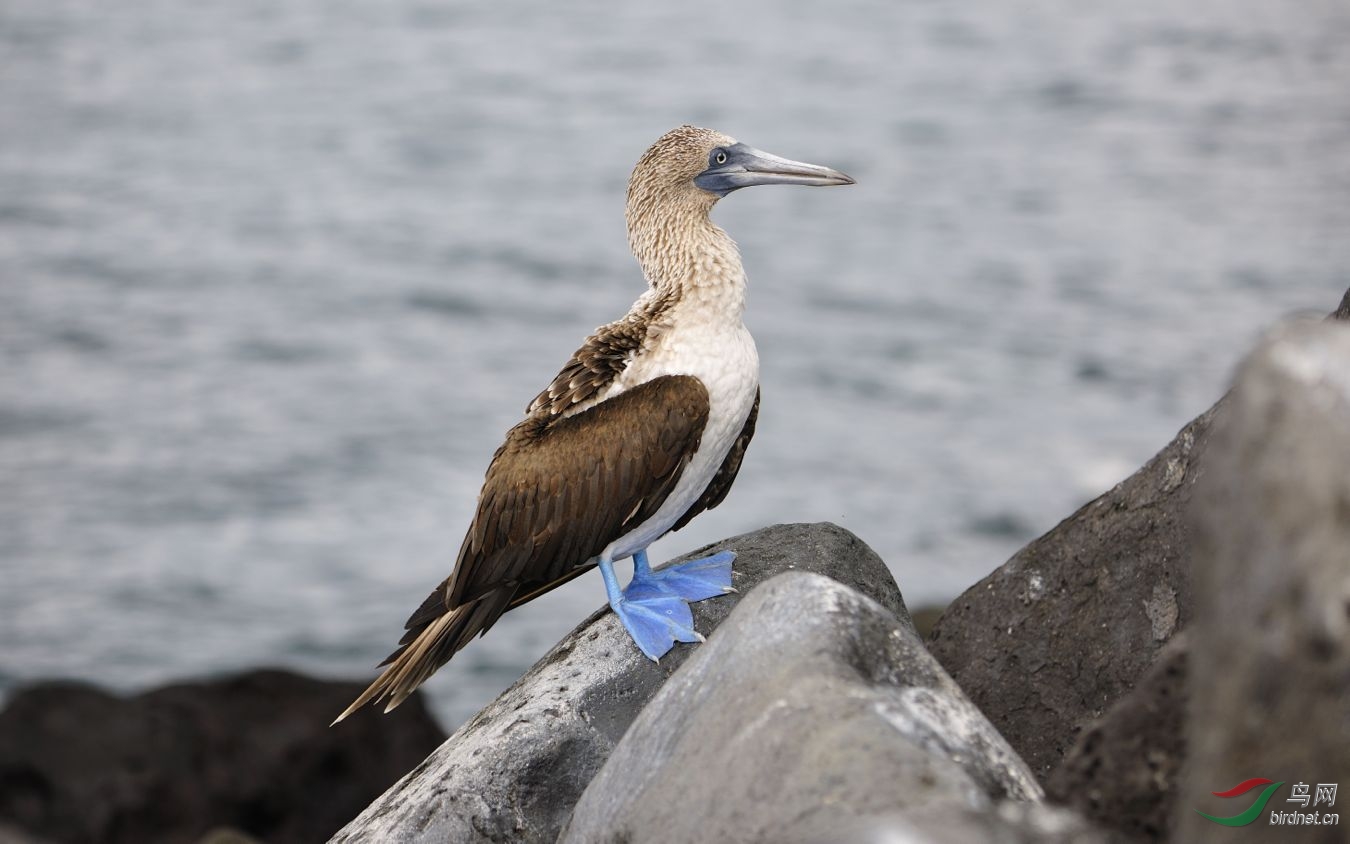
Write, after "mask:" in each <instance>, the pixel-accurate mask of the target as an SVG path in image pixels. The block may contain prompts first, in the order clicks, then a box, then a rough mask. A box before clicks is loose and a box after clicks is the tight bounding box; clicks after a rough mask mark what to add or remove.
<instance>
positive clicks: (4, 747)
mask: <svg viewBox="0 0 1350 844" xmlns="http://www.w3.org/2000/svg"><path fill="white" fill-rule="evenodd" d="M361 688H362V686H361V684H358V683H343V682H327V681H321V680H313V679H309V678H305V677H300V676H297V675H294V674H289V673H286V672H281V671H255V672H251V673H248V674H243V675H239V676H235V677H229V678H224V679H220V680H213V681H209V682H202V683H181V684H176V685H172V686H166V687H164V688H161V689H156V690H154V691H150V692H146V693H145V694H141V695H138V696H136V697H131V698H122V697H115V696H113V695H110V694H108V693H106V692H103V691H100V690H98V689H96V688H93V687H91V686H88V685H84V684H76V683H45V684H42V685H39V686H34V687H31V688H29V689H27V690H24V691H20V692H19V693H18V694H17V695H15V697H14V698H13V699H12V700H11V701H10V703H9V705H8V706H7V707H6V708H5V710H4V711H3V712H0V827H3V826H4V824H5V823H8V824H11V825H13V826H14V827H17V828H20V829H23V830H25V831H27V832H30V833H32V834H33V835H34V837H36V838H44V839H51V840H54V841H61V842H94V841H97V842H112V843H113V844H116V843H117V842H128V844H131V842H135V844H147V842H159V841H174V842H178V841H192V840H195V839H197V838H199V837H200V836H202V835H203V834H205V833H206V832H207V831H208V830H210V829H211V828H212V827H217V826H221V825H229V826H232V827H235V828H237V829H240V830H244V831H246V832H248V833H249V834H251V835H255V836H257V837H259V838H261V839H265V840H266V841H268V842H269V844H284V842H291V841H293V842H310V841H319V840H322V839H323V838H324V837H325V836H328V835H331V834H332V833H333V831H334V830H336V829H337V828H338V827H339V826H341V825H342V824H343V823H345V822H346V821H348V820H350V819H351V818H352V817H353V816H355V815H356V813H357V812H359V811H361V809H362V807H364V806H365V805H366V804H367V803H369V802H370V800H371V799H373V798H374V797H375V796H376V795H378V794H379V793H380V792H381V791H382V790H383V789H385V788H387V787H388V786H389V784H390V783H392V782H393V781H394V780H395V779H396V778H397V777H399V776H400V775H402V774H403V773H404V772H406V771H407V770H408V768H409V767H411V766H413V765H415V764H417V763H418V762H419V761H420V760H421V759H423V758H424V757H425V756H426V754H427V753H429V752H431V750H432V749H433V748H435V747H436V745H437V744H438V743H439V742H440V741H441V740H442V738H443V737H444V733H442V732H441V730H440V728H439V727H437V726H436V723H435V722H434V721H433V720H432V719H431V716H430V715H429V714H428V713H427V711H426V709H425V708H424V706H423V705H422V701H421V699H420V698H419V699H417V700H416V701H410V703H411V704H412V705H411V706H407V707H404V708H406V709H407V712H406V713H405V712H404V711H403V708H401V709H399V711H398V712H397V713H396V714H395V716H394V717H390V718H385V719H382V718H379V717H377V716H376V715H375V714H374V713H371V714H370V715H364V714H363V716H362V717H361V718H359V719H357V720H355V721H354V722H353V723H352V725H351V727H350V728H347V725H346V724H345V723H344V725H343V727H344V729H341V730H330V729H328V722H329V721H331V720H332V718H333V713H334V712H340V711H342V707H344V706H346V705H347V703H348V702H349V701H350V700H351V698H352V697H353V696H354V695H356V694H357V693H359V692H360V691H361Z"/></svg>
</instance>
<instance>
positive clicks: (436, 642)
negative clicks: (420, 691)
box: [329, 589, 514, 726]
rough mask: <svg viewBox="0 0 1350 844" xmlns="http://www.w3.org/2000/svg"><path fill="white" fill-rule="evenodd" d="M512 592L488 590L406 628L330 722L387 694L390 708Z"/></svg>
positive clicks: (491, 617) (488, 622) (481, 627)
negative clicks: (396, 645)
mask: <svg viewBox="0 0 1350 844" xmlns="http://www.w3.org/2000/svg"><path fill="white" fill-rule="evenodd" d="M513 594H514V590H511V589H503V590H499V591H497V592H490V593H488V594H487V595H484V596H483V597H481V598H478V599H477V600H474V601H470V602H469V603H467V604H462V605H460V606H458V607H456V608H455V609H453V610H449V611H446V612H444V613H442V614H441V615H438V616H436V617H435V618H432V619H429V620H427V621H426V622H425V623H423V624H422V625H420V626H421V629H420V630H416V629H414V630H410V631H409V635H407V636H405V637H404V644H402V645H401V646H400V647H399V649H398V650H396V651H394V652H393V653H392V654H390V656H389V658H388V659H386V660H385V661H384V663H383V664H384V665H385V666H386V667H385V669H384V671H383V672H381V673H380V676H379V677H377V678H375V682H373V683H371V684H370V686H369V687H368V688H367V689H366V690H365V691H364V692H362V693H361V694H360V695H359V696H357V698H356V700H354V701H352V705H351V706H349V707H347V708H346V709H345V710H343V712H342V714H341V715H339V716H338V717H337V718H336V719H335V720H334V721H333V724H337V723H338V722H339V721H341V720H342V719H344V718H346V717H347V716H349V715H351V714H352V713H353V712H355V711H356V710H358V709H360V708H361V707H363V706H365V705H366V704H367V703H370V702H372V701H381V700H385V699H386V698H387V699H388V700H389V702H388V704H386V705H385V707H384V711H385V712H390V711H392V710H393V709H394V708H395V707H397V706H398V705H399V704H400V703H402V702H403V701H405V700H407V699H408V696H409V695H411V694H412V693H413V692H414V691H416V690H417V687H418V686H420V685H422V683H424V682H425V681H426V679H427V678H428V677H430V676H431V675H432V674H434V673H436V670H437V669H438V668H440V667H441V666H442V665H445V664H446V663H447V662H449V661H450V657H452V656H454V655H455V652H456V651H458V650H459V649H460V648H462V647H464V646H465V645H467V644H468V643H469V641H470V640H471V639H473V637H474V636H476V635H478V634H479V633H481V632H483V631H485V630H487V629H488V628H489V627H491V626H492V625H493V623H494V622H496V621H497V619H498V618H499V617H500V616H501V614H502V613H503V612H505V611H506V607H507V604H509V603H510V601H511V596H512V595H513ZM333 724H330V725H329V726H332V725H333Z"/></svg>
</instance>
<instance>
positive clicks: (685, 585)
mask: <svg viewBox="0 0 1350 844" xmlns="http://www.w3.org/2000/svg"><path fill="white" fill-rule="evenodd" d="M735 559H736V553H735V552H734V551H719V552H718V553H716V554H713V555H711V556H708V557H704V558H702V559H699V560H689V561H688V562H684V563H676V564H675V565H673V566H666V567H665V568H663V569H660V570H659V571H652V567H651V563H649V562H648V561H647V552H646V551H645V550H642V551H639V552H637V553H636V554H634V555H633V582H632V583H630V584H628V588H629V589H630V590H631V589H632V588H633V587H634V586H637V585H639V584H644V585H648V586H650V588H652V589H656V590H659V591H661V592H665V593H667V594H670V595H676V596H678V597H680V598H683V599H684V600H686V601H690V602H693V601H702V600H704V599H705V598H715V597H717V596H718V595H725V594H726V593H728V592H734V591H736V590H735V589H733V588H732V587H731V563H732V561H733V560H735Z"/></svg>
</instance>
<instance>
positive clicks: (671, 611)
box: [334, 126, 853, 723]
mask: <svg viewBox="0 0 1350 844" xmlns="http://www.w3.org/2000/svg"><path fill="white" fill-rule="evenodd" d="M848 184H853V180H852V179H850V178H849V177H848V176H845V175H844V174H843V173H840V172H839V171H837V170H832V169H830V168H828V167H820V166H817V165H814V164H804V163H802V162H799V161H790V160H788V159H786V158H779V157H778V156H776V155H770V154H769V153H766V152H761V151H760V150H757V149H755V148H753V147H750V146H747V145H745V144H743V143H738V142H737V141H736V140H735V139H733V138H729V137H727V136H726V135H723V134H721V133H720V132H715V131H712V130H710V129H700V128H697V127H694V126H681V127H679V128H678V129H674V130H672V131H670V132H668V133H666V134H665V135H663V136H662V137H661V138H660V139H659V140H657V142H656V143H655V144H653V145H652V146H651V148H650V149H648V150H647V152H646V153H645V154H643V156H642V158H641V159H639V160H638V163H637V167H635V168H634V170H633V175H632V177H631V178H630V179H629V182H628V202H627V207H626V213H625V217H626V220H627V223H628V243H629V246H630V247H631V248H632V251H633V254H634V256H636V258H637V260H638V263H639V264H640V265H641V266H642V271H643V274H644V275H645V276H646V279H647V282H648V289H647V291H646V292H645V293H643V294H642V295H641V296H640V297H639V298H638V300H637V302H635V303H634V304H633V307H632V308H631V309H630V310H629V312H628V313H627V314H626V315H625V316H624V317H623V318H622V319H619V320H618V321H616V322H611V323H609V324H608V325H604V326H601V327H600V328H598V329H596V331H595V333H594V334H592V335H591V336H590V337H589V338H587V339H586V341H585V342H584V343H583V344H582V346H581V348H580V349H577V351H576V353H575V354H574V355H573V356H572V359H571V360H569V361H568V362H567V363H566V364H565V365H564V366H563V368H562V371H561V372H559V373H558V376H557V377H556V378H554V379H553V381H552V383H550V384H549V385H548V387H547V388H545V389H544V391H543V392H541V393H540V394H539V395H538V396H536V397H535V399H534V401H532V402H531V403H530V405H529V407H528V408H527V409H526V412H525V418H524V419H523V420H522V421H521V422H520V423H519V424H517V425H516V426H515V427H514V428H512V429H511V430H510V431H508V432H507V434H506V442H505V443H503V444H502V446H501V447H500V448H498V449H497V453H496V454H495V455H494V456H493V458H492V463H491V465H489V466H488V470H487V477H486V479H485V480H484V482H483V490H482V492H481V493H480V494H479V497H478V507H477V512H476V513H475V515H474V518H473V523H472V524H471V525H470V526H469V531H468V535H467V536H466V537H465V538H464V543H463V544H462V545H461V546H460V549H459V557H458V559H456V561H455V567H454V569H453V571H452V572H451V573H450V576H449V577H447V578H446V579H445V581H444V582H443V583H441V585H440V586H438V587H436V591H434V592H432V593H431V595H430V596H429V597H428V598H427V599H426V600H425V601H424V602H423V603H422V606H421V607H419V608H418V609H417V611H416V612H414V613H413V614H412V617H410V618H409V619H408V622H407V626H406V631H407V632H406V633H405V635H404V636H403V639H402V640H401V641H400V643H399V647H398V649H397V650H395V651H394V652H393V653H392V654H390V656H389V657H388V659H386V660H385V661H384V662H383V663H381V665H383V666H386V667H385V669H384V672H383V673H382V674H380V676H379V677H378V678H377V679H376V680H375V682H374V683H372V684H371V685H370V688H368V689H366V690H365V691H364V692H363V693H362V694H361V695H360V697H358V698H357V699H356V701H355V702H354V703H352V705H351V706H349V707H348V708H347V710H346V711H345V712H343V713H342V714H341V715H340V716H338V719H337V720H338V721H341V720H342V719H343V718H346V717H347V716H348V715H350V714H351V713H352V712H354V711H355V710H356V709H358V708H360V707H361V706H363V705H365V704H366V703H368V702H370V701H380V700H386V699H387V700H388V704H387V705H386V707H385V711H386V712H388V711H389V710H391V709H393V708H394V707H396V706H398V705H399V704H400V703H401V702H403V700H404V699H406V698H407V697H408V695H410V694H412V692H413V690H414V689H416V688H417V687H418V686H419V685H421V684H422V682H423V681H424V680H426V679H427V678H428V677H430V676H431V674H432V673H433V672H434V671H436V669H438V668H440V667H441V666H442V665H444V664H445V663H446V662H447V661H448V660H449V659H450V657H451V656H453V655H454V654H455V652H456V651H458V650H459V649H460V648H462V647H464V646H465V645H466V644H468V642H469V640H470V639H472V638H473V637H474V636H477V635H480V634H482V633H485V632H486V631H487V630H488V628H490V627H491V626H492V625H493V624H494V623H495V622H496V621H497V619H498V618H500V617H501V615H502V613H504V612H506V611H507V610H511V609H514V608H516V607H518V606H520V605H521V604H524V603H526V602H528V601H530V600H533V599H534V598H537V597H538V596H540V595H542V594H544V593H545V592H548V591H549V590H551V589H553V588H555V587H557V586H559V585H561V584H563V583H566V582H567V581H569V580H571V579H573V578H574V577H577V576H578V575H580V574H582V573H584V572H586V571H588V570H590V569H591V568H592V567H594V566H597V565H598V566H599V567H600V571H601V574H602V575H603V576H604V581H605V591H606V593H607V595H608V598H609V604H610V606H611V607H612V608H613V609H614V612H615V613H616V614H617V615H618V616H619V618H620V620H621V621H622V622H623V625H624V627H625V628H626V629H627V630H628V632H629V633H630V634H631V635H632V637H633V641H634V642H635V643H636V644H637V646H638V648H639V649H641V651H642V652H643V653H644V654H646V655H647V656H648V657H650V658H651V659H653V660H657V659H660V657H661V656H662V655H663V654H665V653H666V652H667V651H669V650H670V649H671V648H672V647H673V646H674V644H675V642H677V641H678V642H696V641H702V639H703V637H702V636H701V635H700V634H699V633H698V632H697V631H695V630H694V620H693V614H692V613H691V612H690V610H689V603H690V602H691V601H701V600H703V599H705V598H711V597H714V596H716V595H721V594H724V593H726V592H729V591H732V590H731V564H732V561H733V559H734V557H735V555H734V554H733V553H731V552H728V551H724V552H721V553H718V554H714V555H712V556H710V557H706V558H703V559H699V560H692V561H689V562H686V563H682V564H680V565H676V566H667V567H665V568H663V569H659V570H653V569H652V568H651V565H650V563H649V562H648V560H647V546H648V545H650V544H651V543H653V542H655V541H656V540H657V539H659V538H660V537H661V536H663V535H665V534H666V533H667V532H669V531H671V530H679V529H680V528H682V527H684V526H685V525H686V524H688V522H689V520H690V519H692V518H694V517H695V516H697V515H698V514H699V513H702V512H703V511H704V510H708V509H710V508H713V507H716V506H717V505H718V504H721V503H722V500H723V499H724V498H725V497H726V495H727V492H728V490H730V488H731V484H732V482H733V481H734V480H735V479H736V473H737V472H738V471H739V470H740V467H741V459H742V458H743V457H744V456H745V449H746V446H747V445H749V443H750V438H751V436H753V435H754V432H755V419H756V417H757V415H758V412H759V355H758V353H757V352H756V350H755V342H754V340H753V339H751V337H750V332H749V331H748V330H747V329H746V327H745V324H744V323H743V322H742V321H741V316H742V314H743V313H744V311H745V283H746V282H745V271H744V270H743V269H742V268H741V258H740V253H739V252H738V251H737V249H736V244H735V243H734V242H732V240H731V238H730V237H728V236H727V234H726V232H724V231H722V230H721V229H720V228H718V227H717V226H716V225H714V224H713V223H712V221H711V220H710V219H709V218H708V213H709V212H710V211H711V210H712V207H713V205H715V204H716V203H717V200H719V199H721V198H722V197H724V196H726V195H727V194H729V193H731V192H732V191H734V190H739V189H740V188H745V187H751V186H752V185H848ZM629 557H632V559H633V577H632V579H631V580H630V581H629V583H628V585H627V586H626V587H623V588H620V586H619V581H618V578H617V577H616V575H615V573H614V563H615V562H616V561H618V560H624V559H627V558H629ZM334 723H337V722H336V721H335V722H334Z"/></svg>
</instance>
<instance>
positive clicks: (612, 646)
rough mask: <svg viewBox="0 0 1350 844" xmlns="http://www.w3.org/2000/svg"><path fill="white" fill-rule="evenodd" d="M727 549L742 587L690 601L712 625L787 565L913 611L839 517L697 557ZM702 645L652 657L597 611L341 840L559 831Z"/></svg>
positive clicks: (548, 835)
mask: <svg viewBox="0 0 1350 844" xmlns="http://www.w3.org/2000/svg"><path fill="white" fill-rule="evenodd" d="M722 548H728V549H731V550H734V551H735V552H736V553H737V557H736V563H735V567H734V572H733V583H734V584H735V585H736V587H737V588H738V589H739V590H740V592H739V593H738V594H733V595H727V596H724V597H720V598H713V599H711V600H707V601H700V602H699V603H696V604H694V605H693V609H694V621H695V626H696V629H698V630H699V631H701V632H702V633H704V634H705V635H707V634H708V633H709V632H711V631H712V629H713V628H715V627H716V626H717V625H718V624H719V623H720V622H721V621H722V619H724V618H726V616H727V615H728V614H729V613H730V612H731V610H732V607H734V606H735V605H736V603H737V601H738V600H739V599H740V598H741V597H743V596H745V595H746V593H747V592H749V590H750V589H751V588H752V587H753V586H755V585H756V584H758V583H760V582H761V581H764V580H766V579H768V578H769V577H772V576H773V575H775V574H778V573H780V572H783V571H788V570H791V569H797V570H802V571H811V572H819V573H823V574H827V575H829V576H830V577H832V578H834V579H836V580H838V581H840V582H842V583H844V584H846V585H848V586H850V587H852V588H853V589H857V590H858V591H860V592H862V593H864V594H866V595H867V596H869V597H870V598H872V599H873V600H876V601H877V602H879V603H880V604H881V605H882V606H883V607H885V608H886V610H887V611H888V612H891V613H894V614H895V615H897V616H904V614H905V605H904V600H903V599H902V598H901V597H900V590H899V589H898V588H897V587H896V585H895V580H894V578H892V576H891V573H890V571H889V570H888V569H887V568H886V565H885V563H883V562H882V561H881V559H880V558H878V557H877V555H876V554H875V553H873V552H872V550H871V549H870V548H868V547H867V546H866V545H865V544H863V543H862V542H861V541H860V540H859V539H858V538H857V537H855V536H854V535H853V534H851V533H849V532H848V531H846V530H844V529H843V528H840V527H836V526H835V525H831V524H816V525H780V526H777V527H771V528H765V529H764V530H760V531H757V532H755V533H751V534H746V535H744V536H739V537H735V538H733V539H728V540H724V541H723V542H720V543H718V544H716V545H713V546H709V548H708V549H701V550H700V551H698V552H695V554H691V555H689V556H690V557H693V556H701V555H703V554H706V553H709V552H710V551H711V550H720V549H722ZM699 647H703V646H698V647H695V646H687V645H676V647H675V649H674V650H673V651H671V652H670V653H669V654H667V655H666V656H665V657H663V658H662V659H661V662H660V663H659V664H657V663H653V662H651V661H650V660H648V659H646V658H645V657H643V656H642V654H641V653H640V652H639V651H638V650H637V649H636V648H635V647H634V646H633V644H632V641H631V640H630V639H629V638H628V634H627V633H626V632H625V631H624V630H623V628H622V626H620V624H619V622H618V620H617V619H616V618H615V617H614V614H613V613H611V612H609V610H608V608H605V609H602V610H600V611H598V612H596V613H595V614H594V615H592V616H591V617H590V618H588V619H587V620H586V621H584V622H582V623H581V625H580V626H579V627H577V628H576V629H575V630H574V631H572V633H571V634H569V635H568V636H567V637H566V638H564V639H563V640H562V641H561V642H559V643H558V645H557V646H555V647H554V648H553V650H552V651H550V652H549V653H548V654H546V655H545V656H544V657H543V658H542V659H541V660H540V661H539V662H538V663H536V664H535V665H534V667H533V668H531V669H530V671H529V672H528V673H527V674H526V675H525V676H524V677H522V678H521V679H520V680H519V681H518V682H517V683H516V684H515V685H513V686H512V687H511V688H510V689H508V690H507V691H505V692H503V693H502V695H501V696H500V697H498V698H497V700H496V701H494V702H493V703H491V704H489V705H488V706H487V707H485V708H484V709H483V710H482V711H481V712H479V713H478V714H477V715H476V716H475V717H474V718H473V719H472V720H470V721H469V722H468V723H467V724H465V725H464V726H463V727H462V728H461V729H460V730H459V731H458V732H456V733H455V734H454V735H453V736H451V737H450V739H449V740H448V741H446V743H445V744H444V745H442V746H441V747H440V749H438V750H437V751H436V752H435V753H433V754H432V755H431V756H430V757H428V758H427V760H426V761H425V762H424V763H423V764H422V765H421V766H419V767H418V768H417V769H416V770H414V771H412V773H410V774H409V775H408V776H407V777H405V778H404V779H403V780H401V781H400V782H399V783H398V784H396V785H395V786H394V787H393V788H391V789H390V790H389V791H388V792H386V793H385V794H384V795H383V796H381V797H380V798H379V799H378V800H376V801H375V802H374V803H372V804H371V805H370V807H369V808H368V809H367V810H366V811H365V812H363V813H362V814H361V816H360V817H358V818H357V819H356V820H355V821H353V822H352V823H351V824H349V825H348V826H347V827H346V828H344V829H343V830H342V831H341V832H340V833H339V834H338V835H337V836H336V838H335V839H334V840H336V841H372V842H373V841H379V842H386V841H390V842H393V841H399V842H404V841H427V842H431V841H435V842H441V841H457V842H458V841H553V840H554V839H555V838H556V837H557V834H558V830H559V829H560V828H561V827H562V825H563V823H564V822H565V821H566V820H567V816H568V814H569V813H570V812H571V810H572V806H573V804H574V803H575V802H576V800H577V797H578V796H580V794H581V792H582V790H583V789H585V787H586V785H587V783H589V782H590V780H591V778H592V777H593V776H594V775H595V773H596V772H597V771H599V770H600V766H601V765H602V764H604V761H605V759H606V758H607V757H608V756H609V753H610V750H611V749H612V748H613V747H614V745H615V743H616V742H618V740H619V739H620V737H622V736H623V734H624V732H625V731H626V730H627V729H628V726H629V724H631V723H632V721H633V719H634V718H635V717H637V714H638V712H639V711H641V710H642V708H643V706H644V705H646V703H647V701H648V700H650V699H651V697H652V696H653V695H654V694H655V693H656V692H657V690H658V689H660V688H661V685H662V684H663V683H665V681H666V679H667V678H668V677H670V675H671V674H673V673H674V672H675V670H676V669H677V668H679V667H680V665H681V664H683V663H684V661H685V660H686V659H688V658H689V656H690V655H691V654H694V653H697V652H698V649H699Z"/></svg>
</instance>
